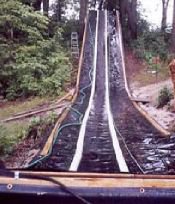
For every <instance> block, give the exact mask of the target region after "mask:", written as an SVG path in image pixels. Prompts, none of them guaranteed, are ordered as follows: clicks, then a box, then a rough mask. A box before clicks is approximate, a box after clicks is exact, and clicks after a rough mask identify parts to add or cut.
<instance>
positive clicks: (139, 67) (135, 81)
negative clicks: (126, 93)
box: [125, 51, 175, 131]
mask: <svg viewBox="0 0 175 204" xmlns="http://www.w3.org/2000/svg"><path fill="white" fill-rule="evenodd" d="M125 59H126V72H127V78H128V82H129V87H130V90H131V93H132V95H133V97H134V98H139V99H146V100H148V101H149V103H147V104H143V103H139V105H140V106H141V107H142V108H143V109H144V110H145V111H146V112H148V113H149V114H150V116H151V117H152V118H154V119H155V120H156V121H157V122H158V123H159V124H160V125H161V126H162V127H164V128H165V129H167V130H170V131H171V130H172V127H173V126H174V124H175V113H173V112H172V111H171V110H170V109H169V108H168V107H167V106H165V107H163V108H159V109H158V108H157V100H158V96H159V92H160V90H161V89H163V88H164V87H167V88H168V89H169V90H172V89H173V84H172V81H171V78H170V77H169V76H168V74H167V73H166V74H165V75H166V76H165V78H164V77H163V78H162V77H160V78H159V79H158V80H157V81H156V80H155V76H154V75H153V74H152V75H151V74H150V73H148V74H147V76H145V75H146V72H145V69H146V65H145V64H144V63H143V62H142V61H140V60H138V59H136V58H135V57H134V55H133V54H132V53H131V52H129V51H126V52H125ZM166 72H168V71H167V70H166ZM160 75H161V74H160Z"/></svg>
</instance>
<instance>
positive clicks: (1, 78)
mask: <svg viewBox="0 0 175 204" xmlns="http://www.w3.org/2000/svg"><path fill="white" fill-rule="evenodd" d="M48 26H49V19H48V18H47V17H45V16H43V15H42V14H41V13H40V12H36V11H34V10H33V8H32V7H30V6H27V5H24V4H22V3H21V2H20V1H18V0H2V1H1V7H0V46H1V50H0V69H1V72H0V95H3V96H4V97H5V98H7V99H10V100H12V99H15V98H17V97H28V96H31V95H45V94H47V95H53V94H59V93H60V91H61V90H62V89H63V88H64V82H65V81H66V80H68V79H69V73H70V70H69V60H68V57H67V56H66V54H65V52H64V50H63V48H62V47H61V45H60V44H61V43H60V42H61V31H60V29H56V30H54V34H53V35H52V38H49V34H48V33H49V32H48Z"/></svg>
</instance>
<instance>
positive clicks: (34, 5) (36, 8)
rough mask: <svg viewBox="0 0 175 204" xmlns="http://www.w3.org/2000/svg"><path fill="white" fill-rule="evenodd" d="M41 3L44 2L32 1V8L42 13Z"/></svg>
mask: <svg viewBox="0 0 175 204" xmlns="http://www.w3.org/2000/svg"><path fill="white" fill-rule="evenodd" d="M41 3H42V0H34V1H32V6H33V8H34V9H35V11H40V10H41Z"/></svg>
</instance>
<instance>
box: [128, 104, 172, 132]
mask: <svg viewBox="0 0 175 204" xmlns="http://www.w3.org/2000/svg"><path fill="white" fill-rule="evenodd" d="M132 103H133V105H134V107H135V108H136V109H137V110H138V111H139V112H140V113H141V114H142V115H143V116H144V117H145V118H146V119H147V120H148V121H149V122H150V123H151V124H152V125H153V126H154V127H155V128H156V129H157V130H158V131H159V132H161V133H162V134H163V135H164V136H170V135H171V133H170V132H168V131H167V130H165V129H164V128H163V127H162V126H161V125H160V124H159V123H158V122H157V121H156V120H155V119H153V118H152V117H151V116H150V115H149V114H148V113H147V112H146V111H145V110H143V108H141V107H140V106H139V105H138V104H137V103H136V102H135V101H132Z"/></svg>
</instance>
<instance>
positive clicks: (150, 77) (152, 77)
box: [132, 64, 170, 86]
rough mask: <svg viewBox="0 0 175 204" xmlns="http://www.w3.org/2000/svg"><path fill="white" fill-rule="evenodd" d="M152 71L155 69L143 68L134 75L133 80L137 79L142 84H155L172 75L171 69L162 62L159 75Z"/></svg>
mask: <svg viewBox="0 0 175 204" xmlns="http://www.w3.org/2000/svg"><path fill="white" fill-rule="evenodd" d="M151 71H153V70H150V72H148V71H147V70H145V69H141V70H140V71H139V72H138V73H136V74H135V75H134V77H133V80H132V81H137V82H139V84H140V85H141V86H146V85H149V84H154V83H157V82H161V81H164V80H167V79H168V78H169V77H170V75H169V69H168V67H167V65H166V64H161V66H160V68H159V69H158V74H157V77H156V74H155V73H154V74H153V73H151Z"/></svg>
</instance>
